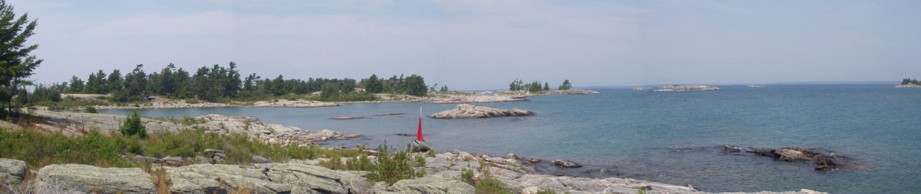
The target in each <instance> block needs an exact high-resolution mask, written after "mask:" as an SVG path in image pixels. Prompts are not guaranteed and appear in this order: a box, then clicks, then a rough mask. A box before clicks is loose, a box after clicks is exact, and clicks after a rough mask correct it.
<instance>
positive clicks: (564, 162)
mask: <svg viewBox="0 0 921 194" xmlns="http://www.w3.org/2000/svg"><path fill="white" fill-rule="evenodd" d="M550 164H553V165H554V166H558V167H563V168H579V167H582V165H581V164H579V163H576V162H573V161H569V160H553V161H550Z"/></svg>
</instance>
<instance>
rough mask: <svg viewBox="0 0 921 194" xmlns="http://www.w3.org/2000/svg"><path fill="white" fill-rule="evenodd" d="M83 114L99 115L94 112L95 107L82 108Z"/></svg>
mask: <svg viewBox="0 0 921 194" xmlns="http://www.w3.org/2000/svg"><path fill="white" fill-rule="evenodd" d="M83 112H85V113H99V111H97V110H96V107H95V106H86V107H84V108H83Z"/></svg>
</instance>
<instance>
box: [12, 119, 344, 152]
mask: <svg viewBox="0 0 921 194" xmlns="http://www.w3.org/2000/svg"><path fill="white" fill-rule="evenodd" d="M31 114H32V115H35V116H38V117H44V118H45V119H43V120H41V121H39V122H34V123H31V124H30V125H31V126H29V127H31V128H34V129H38V130H44V131H50V132H60V133H63V134H66V135H72V136H79V135H84V134H86V133H88V132H89V131H91V130H97V131H98V132H100V133H102V134H112V133H118V130H119V129H118V127H119V126H120V125H121V123H122V122H123V121H124V120H125V119H126V117H125V116H121V115H107V114H90V113H72V112H55V111H45V110H36V111H34V112H32V113H31ZM141 122H142V123H144V126H145V127H146V128H147V131H148V132H150V133H156V132H178V131H179V130H182V129H196V128H198V129H205V131H206V132H211V133H221V134H244V135H247V136H250V137H252V138H255V139H258V140H261V141H263V142H268V143H279V144H285V145H288V144H295V145H307V144H315V143H316V142H319V141H327V140H341V139H350V138H356V137H361V135H359V134H355V133H349V132H337V131H332V130H328V129H323V130H320V131H309V130H301V129H300V128H298V127H292V126H284V125H278V124H270V123H264V122H261V121H259V119H256V118H253V117H241V116H226V115H217V114H211V115H205V116H199V117H194V118H190V119H174V120H154V119H146V118H143V119H141Z"/></svg>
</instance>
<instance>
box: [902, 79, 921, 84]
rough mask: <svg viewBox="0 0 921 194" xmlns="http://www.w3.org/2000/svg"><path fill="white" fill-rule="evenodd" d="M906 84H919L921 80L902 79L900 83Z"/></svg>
mask: <svg viewBox="0 0 921 194" xmlns="http://www.w3.org/2000/svg"><path fill="white" fill-rule="evenodd" d="M907 84H914V85H921V82H919V81H918V80H916V79H909V78H905V79H902V85H907Z"/></svg>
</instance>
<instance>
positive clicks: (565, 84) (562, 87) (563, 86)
mask: <svg viewBox="0 0 921 194" xmlns="http://www.w3.org/2000/svg"><path fill="white" fill-rule="evenodd" d="M559 89H560V90H569V89H572V84H570V83H569V80H568V79H567V80H565V81H563V84H560V88H559Z"/></svg>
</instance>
